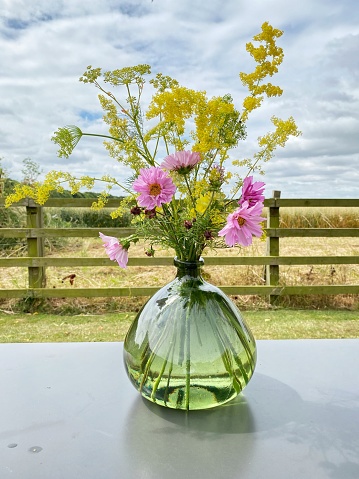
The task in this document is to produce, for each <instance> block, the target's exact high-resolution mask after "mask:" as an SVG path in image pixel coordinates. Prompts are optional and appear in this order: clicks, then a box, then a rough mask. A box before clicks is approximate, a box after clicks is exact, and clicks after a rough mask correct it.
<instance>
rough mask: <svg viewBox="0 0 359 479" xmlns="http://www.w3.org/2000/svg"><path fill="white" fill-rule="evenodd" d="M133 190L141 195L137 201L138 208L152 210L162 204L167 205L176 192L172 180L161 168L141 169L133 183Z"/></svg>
mask: <svg viewBox="0 0 359 479" xmlns="http://www.w3.org/2000/svg"><path fill="white" fill-rule="evenodd" d="M133 189H134V190H135V191H137V193H141V194H140V196H139V197H138V199H137V202H138V204H139V206H142V207H144V208H147V209H148V210H152V209H153V208H155V207H156V206H161V205H162V204H163V203H169V202H170V201H171V199H172V196H173V195H174V194H175V192H176V186H175V185H174V183H173V181H172V179H171V178H170V177H169V176H168V175H167V173H165V172H164V171H163V170H162V169H161V168H158V167H155V166H151V167H150V168H142V170H140V174H139V176H138V178H137V179H136V180H135V181H134V183H133Z"/></svg>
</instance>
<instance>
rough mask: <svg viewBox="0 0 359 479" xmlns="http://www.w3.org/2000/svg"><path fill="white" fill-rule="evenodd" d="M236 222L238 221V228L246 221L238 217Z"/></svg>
mask: <svg viewBox="0 0 359 479" xmlns="http://www.w3.org/2000/svg"><path fill="white" fill-rule="evenodd" d="M237 221H238V224H239V226H243V225H244V223H245V222H246V220H245V219H244V218H241V217H239V218H238V220H237Z"/></svg>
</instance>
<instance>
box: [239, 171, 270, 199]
mask: <svg viewBox="0 0 359 479" xmlns="http://www.w3.org/2000/svg"><path fill="white" fill-rule="evenodd" d="M264 187H265V183H263V181H255V182H254V183H253V176H247V177H246V178H244V181H243V186H242V197H241V199H240V200H239V201H238V203H239V204H240V205H243V203H244V202H245V201H248V204H249V206H253V205H255V204H256V203H258V202H260V203H263V201H264V195H263V191H264Z"/></svg>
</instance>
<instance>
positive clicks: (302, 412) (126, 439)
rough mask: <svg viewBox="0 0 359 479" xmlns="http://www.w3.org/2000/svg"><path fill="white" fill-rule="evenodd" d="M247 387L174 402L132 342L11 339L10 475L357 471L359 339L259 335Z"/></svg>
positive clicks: (4, 392)
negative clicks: (165, 401) (134, 359)
mask: <svg viewBox="0 0 359 479" xmlns="http://www.w3.org/2000/svg"><path fill="white" fill-rule="evenodd" d="M257 345H258V358H259V359H258V364H257V368H256V372H255V374H254V376H253V378H252V380H251V382H250V383H249V385H248V386H247V388H246V389H245V390H244V392H243V395H241V396H239V397H238V398H237V399H235V400H234V401H232V402H230V403H228V404H227V405H225V406H222V407H220V408H217V409H212V410H207V411H190V412H189V413H186V412H183V411H176V410H169V409H165V408H162V407H160V406H156V405H153V404H151V403H150V402H148V401H147V400H145V399H142V398H141V396H140V395H139V394H138V392H137V391H136V390H135V389H134V388H133V386H132V385H131V384H130V382H129V380H128V379H127V376H126V373H125V370H124V366H123V362H122V343H52V344H1V345H0V478H1V479H10V478H11V479H162V478H166V479H179V478H181V479H187V478H189V479H192V478H196V479H197V478H198V479H200V478H213V479H214V478H215V479H232V478H240V479H254V478H255V479H297V478H303V479H322V478H329V479H330V478H332V479H358V478H359V378H358V360H359V340H296V341H257Z"/></svg>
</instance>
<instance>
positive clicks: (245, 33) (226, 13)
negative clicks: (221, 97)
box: [0, 0, 359, 197]
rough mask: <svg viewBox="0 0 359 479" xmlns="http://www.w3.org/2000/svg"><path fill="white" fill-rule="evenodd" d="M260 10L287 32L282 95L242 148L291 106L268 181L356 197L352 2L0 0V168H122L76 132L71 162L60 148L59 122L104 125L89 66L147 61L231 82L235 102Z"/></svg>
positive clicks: (220, 88) (356, 21)
mask: <svg viewBox="0 0 359 479" xmlns="http://www.w3.org/2000/svg"><path fill="white" fill-rule="evenodd" d="M266 20H268V21H269V22H270V23H272V24H273V25H274V26H276V27H278V28H281V29H283V30H284V35H283V37H282V38H281V39H280V42H279V43H280V44H281V45H282V46H283V48H284V52H285V60H284V63H283V65H282V66H281V69H280V73H279V74H278V76H277V77H276V78H273V83H276V84H279V85H281V86H282V87H283V88H284V94H283V96H282V97H281V98H280V99H274V100H273V101H272V102H267V103H266V104H265V105H264V107H263V109H261V111H260V112H258V113H256V114H255V115H253V118H252V120H251V121H250V122H249V124H248V131H249V134H248V139H247V141H246V142H245V143H243V144H242V145H240V148H239V149H238V152H239V153H240V154H243V156H247V155H249V154H252V153H253V152H254V151H255V140H256V138H257V137H258V136H259V135H261V134H264V133H266V131H268V129H270V127H271V124H270V122H269V118H270V116H271V115H272V114H274V115H277V116H279V117H282V118H286V117H288V116H290V115H292V116H294V118H295V119H296V121H297V124H298V127H299V128H300V129H301V130H302V131H303V135H302V137H301V138H299V139H295V140H293V141H291V142H290V143H289V144H288V147H287V148H286V149H284V150H280V151H278V154H277V155H276V157H275V158H274V159H273V161H272V162H271V163H269V164H268V165H267V167H266V171H267V175H266V177H265V178H264V179H265V181H266V182H267V183H268V191H269V192H270V191H271V189H281V190H282V196H283V197H294V196H302V197H310V196H323V197H325V196H328V193H330V196H331V197H336V196H338V197H339V196H348V197H350V196H353V197H358V196H359V187H358V186H357V185H358V184H359V183H358V173H357V171H358V168H357V165H358V160H359V134H358V132H359V113H358V112H359V87H358V78H359V60H358V55H357V52H358V48H359V6H358V4H357V2H356V1H355V0H343V1H341V2H339V3H338V2H334V0H329V1H327V0H302V1H301V2H297V3H288V1H287V0H269V1H268V2H262V1H261V2H259V1H258V0H253V1H251V2H249V1H248V0H228V1H227V2H222V1H220V0H212V1H211V2H202V1H201V2H200V1H199V0H191V1H189V0H182V1H181V2H168V1H166V0H153V1H151V0H137V1H136V0H131V1H127V2H124V1H120V0H92V2H86V3H85V2H74V1H72V0H34V1H32V2H28V1H27V0H0V51H1V56H2V61H1V63H0V95H1V103H0V138H1V140H0V157H3V158H4V159H5V160H4V163H5V167H6V169H7V170H8V171H9V173H10V175H11V176H12V177H14V178H18V179H20V178H21V169H22V161H23V159H24V158H27V157H30V158H31V159H32V160H33V161H36V162H37V163H39V164H40V166H41V167H42V168H43V169H44V170H45V171H48V170H50V169H53V168H56V169H68V170H71V171H73V172H76V173H78V174H83V173H90V174H94V175H100V174H102V173H103V172H106V171H108V172H112V173H113V172H114V171H116V174H118V175H119V177H121V178H122V177H125V176H126V175H128V172H127V171H122V170H121V168H120V167H119V166H118V165H114V160H112V159H111V158H109V157H108V156H107V153H106V151H105V149H104V148H103V146H102V142H101V140H96V139H86V140H83V141H81V142H80V144H79V145H78V147H77V148H76V149H75V152H74V154H73V156H72V157H71V159H69V160H66V161H64V160H62V159H58V158H57V157H56V147H55V145H54V144H53V143H52V142H51V136H52V134H53V132H54V131H55V130H56V129H57V128H58V127H59V126H63V125H66V124H78V125H79V126H80V127H83V128H86V129H87V131H89V130H92V131H94V130H95V131H99V132H100V131H105V130H104V128H105V126H104V125H103V124H102V122H101V121H99V120H98V119H97V117H98V115H99V114H101V111H100V107H99V104H98V100H97V98H96V95H97V92H96V89H95V88H93V86H92V85H83V84H82V83H80V82H79V81H78V78H79V77H80V76H81V74H82V73H83V71H84V70H85V68H86V66H87V65H89V64H91V65H93V66H95V67H97V66H100V67H103V68H104V69H105V70H111V69H114V68H119V67H123V66H127V65H134V64H137V63H150V64H151V65H152V66H153V69H154V71H162V72H163V73H164V74H169V75H171V76H173V77H175V78H177V79H178V80H179V81H180V82H181V83H183V84H185V85H186V86H188V87H191V88H194V89H206V90H207V93H208V95H209V96H212V95H218V94H223V93H226V92H230V93H232V95H233V97H234V99H235V101H236V102H237V105H238V106H239V105H240V103H241V100H242V99H243V95H244V90H243V88H242V86H241V82H240V80H239V77H238V73H239V71H250V69H251V68H252V66H253V63H252V61H251V59H250V57H249V56H248V54H247V53H246V52H245V43H246V42H247V41H249V40H250V39H251V37H252V36H253V35H254V34H256V33H257V32H258V31H259V29H260V25H261V23H262V22H264V21H266ZM84 112H87V113H86V114H87V117H88V118H87V120H86V119H85V118H84V116H86V115H85V114H84ZM92 118H94V120H93V121H92V120H91V119H92Z"/></svg>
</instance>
